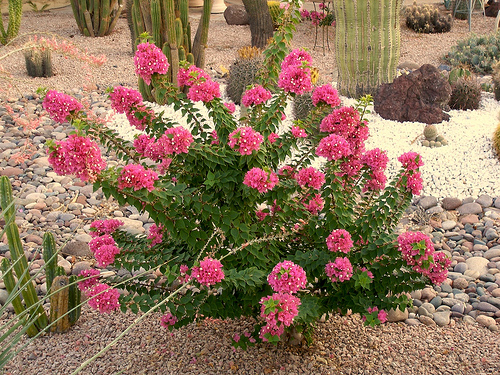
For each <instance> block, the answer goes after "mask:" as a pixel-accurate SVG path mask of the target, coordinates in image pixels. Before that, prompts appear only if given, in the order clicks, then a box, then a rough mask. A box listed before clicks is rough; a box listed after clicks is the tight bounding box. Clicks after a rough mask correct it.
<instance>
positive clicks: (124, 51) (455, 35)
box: [0, 8, 500, 375]
mask: <svg viewBox="0 0 500 375" xmlns="http://www.w3.org/2000/svg"><path fill="white" fill-rule="evenodd" d="M195 22H196V20H193V23H195ZM472 26H473V31H475V32H478V33H479V32H483V31H484V30H492V29H493V19H488V18H486V19H483V18H482V17H479V16H474V17H473V23H472ZM33 30H44V31H49V32H57V33H58V34H59V35H61V36H63V37H66V38H69V39H71V40H73V41H74V42H75V43H76V44H77V45H79V46H82V47H86V48H88V50H89V52H90V53H94V54H101V53H105V54H106V56H107V57H108V63H107V64H106V65H105V66H104V67H102V68H99V69H92V70H91V71H89V70H86V69H85V67H84V66H83V65H82V64H80V63H78V62H74V61H72V60H66V59H64V58H62V57H57V56H55V61H54V65H55V67H56V71H57V75H56V76H55V77H53V78H49V79H44V78H40V79H29V80H28V77H27V76H26V73H25V71H24V61H23V57H22V54H19V53H17V54H13V55H11V56H10V57H9V58H6V59H3V60H1V61H0V63H1V64H2V65H3V67H4V68H5V70H7V71H8V72H10V73H11V74H12V76H13V78H14V79H15V80H16V81H20V83H19V84H18V88H19V91H20V92H22V93H28V92H31V91H33V90H35V89H36V88H37V87H38V86H45V87H50V88H56V89H58V90H60V91H67V92H71V91H72V90H74V89H75V87H80V86H83V85H84V84H86V85H87V86H88V87H89V88H92V89H95V88H105V87H107V86H109V85H113V84H116V83H120V84H126V85H128V86H130V87H135V85H136V81H135V77H134V75H133V65H132V55H131V48H130V36H129V32H128V27H127V25H126V21H125V20H124V19H122V20H120V22H119V23H118V25H117V28H116V31H115V33H113V34H112V35H110V36H108V37H105V38H99V39H91V38H84V37H82V36H80V35H79V34H78V30H77V28H76V25H75V23H74V20H73V18H72V14H71V11H70V10H69V8H65V9H63V10H57V11H50V12H48V13H41V14H34V13H26V14H25V16H24V19H23V23H22V32H30V31H33ZM313 32H314V28H313V27H312V26H311V25H307V24H302V25H299V28H298V32H297V34H296V37H295V39H294V43H295V46H306V47H310V48H312V46H313V43H312V40H311V35H314V34H313ZM467 33H468V27H467V24H466V22H465V21H455V24H454V29H453V32H452V33H448V34H443V35H416V34H414V33H412V32H409V31H406V30H404V29H403V30H402V54H401V61H410V62H414V63H416V64H419V65H420V64H423V63H432V64H434V65H438V64H439V63H440V61H439V56H440V55H441V54H442V53H443V51H446V50H447V49H448V48H449V47H450V46H451V45H453V43H454V42H455V41H456V40H458V39H462V38H464V37H465V36H466V35H467ZM249 40H250V34H249V31H248V28H247V27H245V26H227V25H226V24H225V22H224V19H223V17H222V16H221V15H217V16H215V17H213V21H212V23H211V26H210V37H209V45H208V48H207V67H208V68H209V70H210V69H212V72H214V71H215V72H220V71H221V69H220V66H221V65H223V66H225V67H229V65H230V64H231V62H232V60H233V58H234V56H235V55H236V50H237V49H238V48H239V47H241V46H244V45H246V44H248V43H249ZM330 41H333V35H332V36H331V39H330ZM422 46H425V48H422ZM16 47H19V45H17V46H15V45H14V46H11V47H2V48H1V49H0V55H1V54H3V53H7V52H9V51H12V50H13V49H14V48H16ZM331 47H333V43H331ZM312 55H313V58H314V62H315V65H316V66H318V67H319V68H320V71H321V74H322V76H323V79H324V80H325V81H328V80H331V79H335V73H334V72H335V64H334V58H333V52H330V53H327V54H326V55H325V56H323V53H322V51H321V50H318V49H316V50H315V51H314V50H313V51H312ZM89 72H91V76H89ZM215 72H214V73H215ZM87 79H88V80H87ZM6 94H7V95H10V96H17V94H16V92H15V91H8V92H6ZM157 317H158V316H155V317H154V318H147V319H145V320H144V321H142V322H141V323H139V324H138V325H137V326H135V327H134V328H132V329H131V330H130V332H129V333H128V334H126V335H125V336H124V337H123V338H122V339H120V340H119V341H118V343H117V344H116V345H114V346H113V347H112V348H111V350H110V351H109V352H107V353H106V354H105V355H104V356H102V357H100V358H98V359H97V360H96V361H95V362H94V363H92V364H91V365H90V366H89V367H88V368H87V369H85V370H84V371H83V372H82V373H85V374H117V373H122V374H131V375H132V374H226V373H228V374H464V375H465V374H498V373H500V358H499V356H500V354H499V353H500V351H499V349H498V348H499V345H500V335H499V333H498V331H497V332H491V331H489V330H488V329H486V328H482V327H479V326H477V325H466V324H465V323H463V322H459V321H457V322H455V321H452V324H451V325H450V326H447V327H444V328H438V327H426V326H418V327H411V326H408V325H406V324H403V323H398V324H384V325H382V326H379V327H375V328H368V327H364V326H363V325H362V323H361V321H360V319H359V317H358V316H356V315H354V316H347V317H342V316H338V315H333V316H332V318H331V319H329V320H328V321H327V322H326V323H318V329H317V330H316V332H315V338H314V344H313V345H312V346H311V347H308V348H283V347H281V346H278V347H274V346H270V345H262V346H259V347H254V348H250V349H248V350H247V351H246V352H243V351H241V350H239V349H238V350H236V351H233V349H232V347H231V337H232V336H233V334H234V333H239V334H241V333H243V332H244V331H245V329H250V327H251V324H252V322H251V321H249V320H237V321H217V320H205V321H201V322H199V323H196V324H191V325H189V326H186V327H184V328H182V329H180V330H177V331H174V332H173V333H172V334H171V333H168V332H166V331H165V330H164V329H163V328H162V327H160V325H159V321H158V319H157ZM136 318H137V316H135V315H132V314H121V313H113V314H110V315H99V314H98V313H95V312H94V311H91V310H90V309H88V308H85V309H84V311H83V313H82V317H81V318H80V320H79V321H78V323H77V324H76V325H75V326H74V327H73V328H72V329H71V330H70V331H69V332H68V333H65V334H60V335H50V336H46V337H42V338H40V339H37V340H35V341H33V342H32V343H30V344H29V345H28V347H27V348H25V349H24V350H23V351H22V353H20V354H19V355H18V356H17V357H16V358H15V359H14V360H13V361H12V362H11V363H9V365H8V366H7V368H6V369H5V372H6V374H31V373H37V374H69V373H71V372H72V371H73V370H74V369H75V368H77V367H78V366H79V365H80V364H81V363H82V362H83V361H85V360H86V359H88V358H90V357H91V356H92V355H94V354H96V353H97V352H98V351H99V350H100V349H102V348H103V347H104V346H105V345H106V344H107V343H109V342H111V341H112V340H113V339H114V338H115V337H116V336H117V335H119V334H120V333H121V332H122V331H123V330H125V329H126V328H127V327H128V326H129V325H130V324H131V323H132V322H133V321H134V319H136Z"/></svg>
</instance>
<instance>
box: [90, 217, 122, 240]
mask: <svg viewBox="0 0 500 375" xmlns="http://www.w3.org/2000/svg"><path fill="white" fill-rule="evenodd" d="M123 224H124V222H123V221H121V220H117V219H108V220H96V221H93V222H92V223H91V224H90V232H89V234H90V235H91V236H92V237H97V236H102V235H103V234H111V233H113V232H114V231H116V230H117V229H118V228H119V227H121V226H122V225H123Z"/></svg>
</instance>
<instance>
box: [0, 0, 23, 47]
mask: <svg viewBox="0 0 500 375" xmlns="http://www.w3.org/2000/svg"><path fill="white" fill-rule="evenodd" d="M22 16H23V1H22V0H9V23H8V25H7V30H5V28H4V25H3V20H2V16H0V44H3V45H5V44H7V43H9V42H10V41H11V40H12V39H14V38H15V37H16V36H17V34H19V28H20V27H21V18H22Z"/></svg>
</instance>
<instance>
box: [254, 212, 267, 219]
mask: <svg viewBox="0 0 500 375" xmlns="http://www.w3.org/2000/svg"><path fill="white" fill-rule="evenodd" d="M255 216H257V219H259V221H264V219H265V218H266V216H269V212H264V211H262V210H257V211H255Z"/></svg>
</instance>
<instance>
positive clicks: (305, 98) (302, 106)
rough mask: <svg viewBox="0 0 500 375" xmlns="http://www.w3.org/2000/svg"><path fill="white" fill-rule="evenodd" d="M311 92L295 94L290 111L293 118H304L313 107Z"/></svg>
mask: <svg viewBox="0 0 500 375" xmlns="http://www.w3.org/2000/svg"><path fill="white" fill-rule="evenodd" d="M311 97H312V93H310V92H306V93H304V94H302V95H296V96H295V98H294V99H293V107H292V112H293V116H294V118H295V120H304V119H305V118H306V117H307V116H308V115H309V112H311V109H312V108H313V102H312V98H311Z"/></svg>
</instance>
